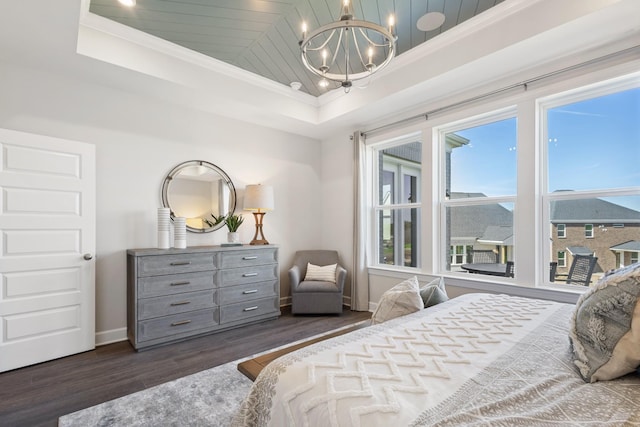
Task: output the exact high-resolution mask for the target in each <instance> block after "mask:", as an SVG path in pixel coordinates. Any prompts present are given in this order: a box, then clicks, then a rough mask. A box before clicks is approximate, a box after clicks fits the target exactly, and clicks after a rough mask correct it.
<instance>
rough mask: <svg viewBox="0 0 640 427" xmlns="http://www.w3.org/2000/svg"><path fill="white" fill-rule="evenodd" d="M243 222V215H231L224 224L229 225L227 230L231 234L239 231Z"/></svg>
mask: <svg viewBox="0 0 640 427" xmlns="http://www.w3.org/2000/svg"><path fill="white" fill-rule="evenodd" d="M243 221H244V218H243V217H242V215H234V214H231V215H229V216H228V217H227V218H225V220H224V223H225V224H227V228H228V229H229V231H230V232H232V233H235V232H236V231H238V227H240V224H242V222H243Z"/></svg>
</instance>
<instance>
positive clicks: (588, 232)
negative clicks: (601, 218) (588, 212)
mask: <svg viewBox="0 0 640 427" xmlns="http://www.w3.org/2000/svg"><path fill="white" fill-rule="evenodd" d="M584 237H586V238H587V239H592V238H593V224H585V225H584Z"/></svg>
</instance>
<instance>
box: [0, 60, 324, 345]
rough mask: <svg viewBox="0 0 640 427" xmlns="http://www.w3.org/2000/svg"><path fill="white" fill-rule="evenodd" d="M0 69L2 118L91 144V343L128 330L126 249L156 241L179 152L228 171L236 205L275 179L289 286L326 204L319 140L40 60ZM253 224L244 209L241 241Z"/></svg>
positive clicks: (272, 221)
mask: <svg viewBox="0 0 640 427" xmlns="http://www.w3.org/2000/svg"><path fill="white" fill-rule="evenodd" d="M0 69H1V70H2V71H1V74H0V93H1V94H2V98H1V102H0V127H2V128H8V129H14V130H19V131H23V132H31V133H36V134H43V135H50V136H55V137H60V138H66V139H72V140H78V141H83V142H87V143H90V144H95V146H96V159H97V160H96V163H97V188H96V194H97V229H96V231H97V236H96V237H97V250H96V255H97V257H96V329H97V332H98V342H105V341H110V340H113V339H119V338H120V339H122V338H124V336H125V335H124V330H125V328H126V293H125V289H126V259H125V252H126V250H127V249H128V248H145V247H155V246H156V244H157V242H156V235H157V234H156V228H155V227H156V208H157V207H159V206H161V199H160V188H161V185H162V181H163V178H164V176H165V175H166V173H167V172H169V170H171V168H172V167H174V166H175V165H176V164H178V163H180V162H183V161H186V160H193V159H202V160H206V161H209V162H212V163H214V164H216V165H217V166H219V167H221V168H222V169H223V170H224V171H225V172H227V174H228V175H229V176H230V178H231V179H232V180H233V182H234V184H235V186H236V189H237V191H238V196H239V197H238V199H239V200H238V202H239V203H238V204H239V206H240V208H241V207H242V196H243V192H244V187H245V185H247V184H255V183H266V184H270V185H273V187H274V190H275V198H276V209H275V211H273V212H270V213H268V214H267V215H266V216H265V219H264V232H265V235H266V237H267V239H268V240H269V241H270V242H272V243H275V244H278V245H280V261H281V273H282V279H283V280H282V282H281V283H282V285H281V286H282V296H286V295H288V294H289V288H288V279H287V276H286V268H287V265H288V264H290V262H291V260H292V257H293V252H295V251H296V250H298V249H306V248H310V247H317V246H318V242H320V241H321V236H322V233H321V230H320V228H319V227H316V226H313V224H314V218H315V217H317V216H318V213H319V212H321V211H322V210H323V206H322V204H321V201H320V198H319V197H317V195H318V194H320V189H321V187H320V178H321V176H320V175H321V168H320V165H321V156H320V153H321V148H320V143H319V142H318V141H315V140H313V139H310V138H304V137H300V136H298V135H293V134H288V133H285V132H281V131H276V130H272V129H268V128H264V127H260V126H256V125H251V124H247V123H243V122H239V121H234V120H230V119H228V118H222V117H219V116H215V115H210V114H205V113H202V112H198V111H195V110H189V109H186V108H184V107H180V106H176V105H171V104H169V103H167V102H163V101H159V100H155V99H151V98H148V97H140V96H137V95H131V94H129V93H126V92H122V91H119V90H117V89H112V88H109V87H104V86H100V85H97V84H95V83H88V82H83V81H80V80H78V79H76V78H68V77H66V76H64V75H57V74H53V73H50V72H47V71H44V70H41V69H40V70H34V69H29V68H21V67H19V66H16V65H11V64H6V63H5V64H0ZM253 224H254V222H253V217H252V216H251V215H249V216H248V217H247V219H246V221H245V223H244V224H243V225H242V227H241V228H240V230H239V231H240V233H241V238H242V241H244V242H248V241H250V240H251V238H252V237H253V232H254V226H253ZM225 230H226V229H225ZM225 230H219V231H216V232H213V233H207V234H191V233H190V234H189V235H188V236H187V239H188V241H187V243H188V245H189V246H195V245H210V244H219V243H222V242H224V241H226V240H225V239H226V232H225Z"/></svg>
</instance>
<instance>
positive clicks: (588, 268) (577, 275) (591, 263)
mask: <svg viewBox="0 0 640 427" xmlns="http://www.w3.org/2000/svg"><path fill="white" fill-rule="evenodd" d="M597 262H598V257H594V256H591V255H574V256H573V262H572V263H571V267H570V268H569V275H568V276H567V284H569V283H571V284H576V285H582V286H589V284H590V283H591V274H593V269H594V268H595V266H596V263H597Z"/></svg>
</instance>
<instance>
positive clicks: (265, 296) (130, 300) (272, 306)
mask: <svg viewBox="0 0 640 427" xmlns="http://www.w3.org/2000/svg"><path fill="white" fill-rule="evenodd" d="M279 315H280V273H279V267H278V248H277V247H276V246H273V245H265V246H237V247H220V246H197V247H193V248H187V249H130V250H128V251H127V335H128V337H129V341H130V342H131V344H132V345H133V347H134V348H135V349H136V350H140V349H143V348H147V347H152V346H155V345H159V344H165V343H168V342H172V341H178V340H183V339H185V338H188V337H192V336H195V335H201V334H207V333H212V332H216V331H222V330H225V329H229V328H235V327H238V326H242V325H245V324H247V323H253V322H258V321H261V320H264V319H270V318H275V317H277V316H279Z"/></svg>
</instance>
